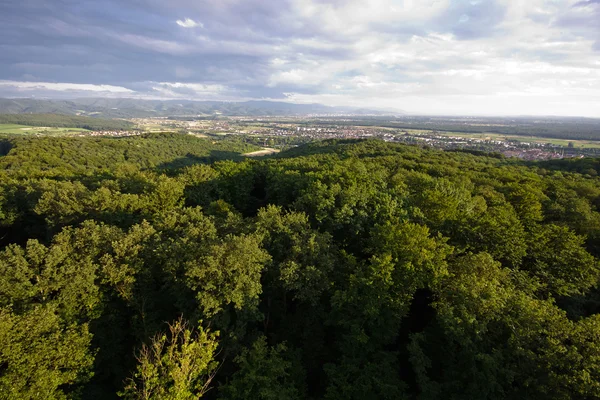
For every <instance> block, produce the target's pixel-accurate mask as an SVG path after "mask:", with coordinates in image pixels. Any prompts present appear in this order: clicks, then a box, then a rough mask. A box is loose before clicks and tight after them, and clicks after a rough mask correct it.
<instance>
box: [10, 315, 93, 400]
mask: <svg viewBox="0 0 600 400" xmlns="http://www.w3.org/2000/svg"><path fill="white" fill-rule="evenodd" d="M90 340H91V335H90V333H89V330H88V327H87V325H85V324H84V325H80V326H77V325H75V324H64V323H63V322H61V319H60V317H59V316H58V315H57V313H56V310H55V309H54V307H53V306H51V305H49V306H42V305H38V306H34V307H32V308H31V309H29V310H28V311H26V312H24V313H19V314H16V313H14V312H13V311H12V310H11V309H10V307H2V308H1V309H0V343H2V344H1V345H0V365H2V372H1V374H0V396H1V397H2V398H3V399H67V398H70V397H72V396H74V395H75V394H76V393H77V392H76V389H77V386H78V385H80V384H83V383H85V382H86V381H87V380H89V378H90V376H91V366H92V361H93V354H92V353H91V352H90V351H89V350H88V347H89V345H90Z"/></svg>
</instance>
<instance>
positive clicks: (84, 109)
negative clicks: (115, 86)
mask: <svg viewBox="0 0 600 400" xmlns="http://www.w3.org/2000/svg"><path fill="white" fill-rule="evenodd" d="M25 113H33V114H48V113H52V114H65V115H87V116H98V117H103V118H143V117H173V116H210V115H219V114H221V115H227V116H266V115H272V116H295V115H298V116H301V115H310V114H318V115H328V114H329V115H401V114H404V113H403V112H402V111H393V110H380V109H379V110H378V109H365V108H352V107H329V106H324V105H322V104H294V103H285V102H275V101H245V102H220V101H192V100H138V99H106V98H82V99H74V100H38V99H0V114H25Z"/></svg>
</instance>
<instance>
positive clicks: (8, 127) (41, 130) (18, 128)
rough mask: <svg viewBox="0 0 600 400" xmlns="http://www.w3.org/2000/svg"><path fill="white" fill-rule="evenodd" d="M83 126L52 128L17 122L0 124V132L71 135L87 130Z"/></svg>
mask: <svg viewBox="0 0 600 400" xmlns="http://www.w3.org/2000/svg"><path fill="white" fill-rule="evenodd" d="M87 131H88V130H87V129H83V128H50V127H45V126H26V125H17V124H0V134H12V135H34V134H43V135H50V136H62V135H71V134H75V133H80V132H87Z"/></svg>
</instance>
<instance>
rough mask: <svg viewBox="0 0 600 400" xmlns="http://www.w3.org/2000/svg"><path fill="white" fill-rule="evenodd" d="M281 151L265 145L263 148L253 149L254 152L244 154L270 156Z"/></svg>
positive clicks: (247, 155)
mask: <svg viewBox="0 0 600 400" xmlns="http://www.w3.org/2000/svg"><path fill="white" fill-rule="evenodd" d="M279 151H280V150H277V149H272V148H270V147H265V148H263V149H262V150H258V151H253V152H252V153H246V154H242V155H243V156H246V157H262V156H268V155H270V154H275V153H279Z"/></svg>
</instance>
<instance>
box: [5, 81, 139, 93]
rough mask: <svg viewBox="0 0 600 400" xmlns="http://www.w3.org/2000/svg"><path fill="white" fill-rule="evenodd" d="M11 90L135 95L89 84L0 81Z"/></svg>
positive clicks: (120, 89) (111, 87) (121, 88)
mask: <svg viewBox="0 0 600 400" xmlns="http://www.w3.org/2000/svg"><path fill="white" fill-rule="evenodd" d="M2 88H11V89H16V90H19V91H23V92H26V91H36V90H49V91H57V92H65V91H85V92H104V93H123V94H127V93H134V91H133V90H130V89H127V88H124V87H121V86H113V85H93V84H89V83H55V82H18V81H7V80H0V89H2Z"/></svg>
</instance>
